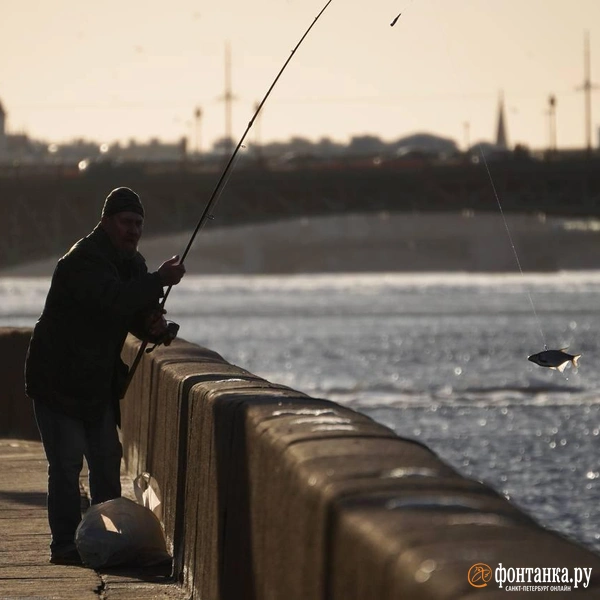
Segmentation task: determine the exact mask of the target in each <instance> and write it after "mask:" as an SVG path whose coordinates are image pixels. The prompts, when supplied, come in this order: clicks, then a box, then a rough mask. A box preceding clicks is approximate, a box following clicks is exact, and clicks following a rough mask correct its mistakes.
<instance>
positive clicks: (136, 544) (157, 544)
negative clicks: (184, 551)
mask: <svg viewBox="0 0 600 600" xmlns="http://www.w3.org/2000/svg"><path fill="white" fill-rule="evenodd" d="M75 545H76V546H77V550H78V552H79V555H80V556H81V560H82V561H83V562H84V563H85V564H87V565H89V566H90V567H92V568H94V569H98V568H100V567H112V566H117V565H128V566H137V567H149V566H153V565H157V564H160V563H165V562H167V561H170V560H171V557H170V556H169V553H168V552H167V548H166V542H165V535H164V532H163V529H162V526H161V524H160V521H159V520H158V518H157V517H156V515H155V514H154V513H153V512H152V511H151V510H150V509H148V508H145V507H144V506H140V505H139V504H136V503H135V502H133V501H131V500H129V499H128V498H115V499H114V500H108V501H107V502H102V503H101V504H95V505H93V506H91V507H90V508H89V509H88V510H87V512H86V513H85V516H84V517H83V519H82V521H81V523H80V524H79V527H78V528H77V532H76V533H75Z"/></svg>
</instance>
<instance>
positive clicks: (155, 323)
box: [145, 308, 179, 346]
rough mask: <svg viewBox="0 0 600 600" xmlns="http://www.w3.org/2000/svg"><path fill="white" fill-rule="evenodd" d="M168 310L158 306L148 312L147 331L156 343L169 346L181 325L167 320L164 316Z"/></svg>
mask: <svg viewBox="0 0 600 600" xmlns="http://www.w3.org/2000/svg"><path fill="white" fill-rule="evenodd" d="M166 312H167V311H166V310H165V309H164V308H157V309H156V310H153V311H151V312H150V313H148V315H147V317H146V323H145V325H146V333H147V334H148V336H149V337H150V339H151V340H152V341H153V342H154V343H155V344H164V345H165V346H169V345H170V344H171V342H172V341H173V340H174V339H175V336H176V335H177V332H178V331H179V325H177V323H174V322H172V321H170V322H169V321H167V320H166V319H165V317H164V315H165V313H166Z"/></svg>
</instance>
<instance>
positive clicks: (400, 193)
mask: <svg viewBox="0 0 600 600" xmlns="http://www.w3.org/2000/svg"><path fill="white" fill-rule="evenodd" d="M489 168H490V171H491V175H492V180H493V186H492V184H491V182H490V179H489V177H488V173H487V170H486V168H485V166H484V165H482V164H454V165H450V164H437V165H434V164H430V163H427V162H413V163H407V162H403V161H398V162H389V163H381V164H379V165H376V164H374V163H373V162H372V161H365V162H363V163H359V162H355V163H353V164H327V165H326V164H321V165H312V166H310V165H307V166H304V167H302V168H290V169H278V170H268V169H263V168H258V167H249V166H243V165H242V166H240V167H239V168H234V170H233V173H232V175H231V177H230V179H229V181H228V183H227V185H226V187H225V189H224V192H223V193H222V195H221V198H220V200H219V202H218V203H217V205H216V207H215V209H214V211H213V212H214V214H215V218H216V219H215V221H214V222H211V227H213V226H214V225H221V226H230V225H236V224H242V223H251V222H261V221H267V220H278V219H286V218H291V217H297V216H303V215H306V216H311V215H327V214H340V213H360V212H382V211H387V212H419V213H420V212H429V211H452V212H465V211H469V212H474V213H479V212H497V211H498V204H497V202H496V198H495V195H494V188H495V190H496V192H497V194H498V196H499V198H500V200H501V204H502V208H503V210H504V211H505V212H522V213H529V214H531V213H545V214H547V215H557V216H558V215H562V216H589V217H598V218H600V158H598V157H594V158H589V159H579V160H561V161H554V162H552V161H533V160H528V159H508V160H503V161H501V162H500V161H493V162H490V164H489ZM219 175H220V173H219V172H215V171H205V170H202V169H200V168H199V167H198V165H197V164H195V163H173V164H171V165H152V164H146V165H141V164H137V165H136V164H131V165H121V166H111V165H97V166H95V167H94V168H90V169H88V170H87V171H84V172H83V173H79V172H78V171H77V170H76V169H69V168H64V167H56V168H45V169H42V168H33V167H29V168H25V167H22V168H15V167H11V168H9V169H7V168H5V169H4V170H1V169H0V266H2V267H4V266H8V265H12V264H18V263H21V262H25V261H29V260H34V259H38V258H44V257H47V256H51V255H56V254H61V253H63V252H64V251H66V250H67V249H68V248H69V247H70V246H71V245H72V244H73V243H74V242H75V241H76V240H77V239H79V238H80V237H82V236H83V235H85V234H86V233H87V232H88V231H90V230H91V229H92V228H93V227H94V225H95V224H96V223H97V222H98V220H99V218H100V211H101V208H102V204H103V201H104V198H105V197H106V195H107V193H108V192H109V191H110V190H111V189H113V188H115V187H118V186H121V185H126V186H129V187H131V188H133V189H134V190H136V191H137V192H138V193H140V195H141V197H142V201H143V203H144V205H145V207H146V215H147V216H146V225H145V236H146V237H148V236H151V235H157V234H165V233H174V232H178V231H182V230H190V229H192V228H193V227H194V226H195V224H196V222H197V220H198V219H199V217H200V215H201V213H202V211H203V209H204V206H205V205H206V202H207V201H208V199H209V197H210V194H211V193H212V191H213V189H214V186H215V185H216V182H217V180H218V177H219Z"/></svg>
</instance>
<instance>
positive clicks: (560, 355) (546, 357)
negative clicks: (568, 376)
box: [527, 348, 581, 373]
mask: <svg viewBox="0 0 600 600" xmlns="http://www.w3.org/2000/svg"><path fill="white" fill-rule="evenodd" d="M565 350H567V348H562V349H560V350H544V351H543V352H538V353H537V354H532V355H531V356H529V357H527V360H530V361H531V362H532V363H535V364H536V365H539V366H540V367H546V368H548V369H555V370H557V371H560V372H561V373H562V372H563V371H564V370H565V368H566V367H567V365H568V364H569V363H571V364H572V365H573V367H577V366H578V364H579V357H580V356H581V354H569V353H568V352H565Z"/></svg>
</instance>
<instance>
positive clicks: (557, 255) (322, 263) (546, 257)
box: [0, 213, 600, 277]
mask: <svg viewBox="0 0 600 600" xmlns="http://www.w3.org/2000/svg"><path fill="white" fill-rule="evenodd" d="M507 225H508V228H509V231H510V238H509V236H508V234H507V231H506V227H505V225H504V222H503V220H502V217H501V215H499V214H498V215H495V214H488V213H486V214H475V215H474V214H472V213H465V214H456V213H454V214H453V213H423V214H415V213H378V214H351V215H345V216H339V215H337V216H327V217H316V218H298V219H293V220H286V221H279V222H270V223H262V224H257V225H243V226H237V227H227V228H218V229H212V230H210V229H209V228H206V229H204V230H202V231H201V232H200V234H199V235H198V236H197V238H196V240H195V242H194V245H193V246H192V249H191V251H190V253H189V255H188V257H187V259H186V266H187V270H188V273H193V274H223V275H225V274H236V273H237V274H286V273H287V274H293V273H334V272H344V273H358V272H360V273H368V272H409V273H410V272H482V273H511V272H517V273H518V272H519V267H518V264H517V261H516V259H515V255H514V251H513V248H512V243H514V247H515V249H516V251H517V255H518V258H519V262H520V264H521V267H522V268H523V271H525V272H552V271H560V270H567V271H568V270H595V269H600V224H599V222H598V221H595V220H592V219H574V218H569V219H567V218H557V217H552V218H550V217H548V218H544V217H542V216H540V217H535V216H531V215H515V214H511V215H509V216H507ZM83 233H85V232H82V234H83ZM190 235H191V232H185V233H179V234H174V235H169V236H160V237H154V238H148V239H143V240H142V243H141V244H140V251H141V252H142V254H143V255H144V256H145V258H146V261H147V263H148V267H149V269H150V270H154V269H156V268H157V267H158V266H159V265H160V263H161V262H162V261H164V260H166V259H167V258H170V257H171V256H173V255H175V254H180V253H181V252H182V250H183V248H185V246H186V244H187V242H188V240H189V237H190ZM511 238H512V240H511ZM75 241H76V240H73V242H75ZM66 250H67V249H65V251H66ZM58 258H59V257H58V256H55V257H52V258H48V259H44V260H38V261H34V262H30V263H25V264H22V265H15V266H12V267H8V268H5V269H2V270H0V277H9V276H10V277H50V276H51V275H52V272H53V271H54V267H55V266H56V261H57V260H58Z"/></svg>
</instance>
